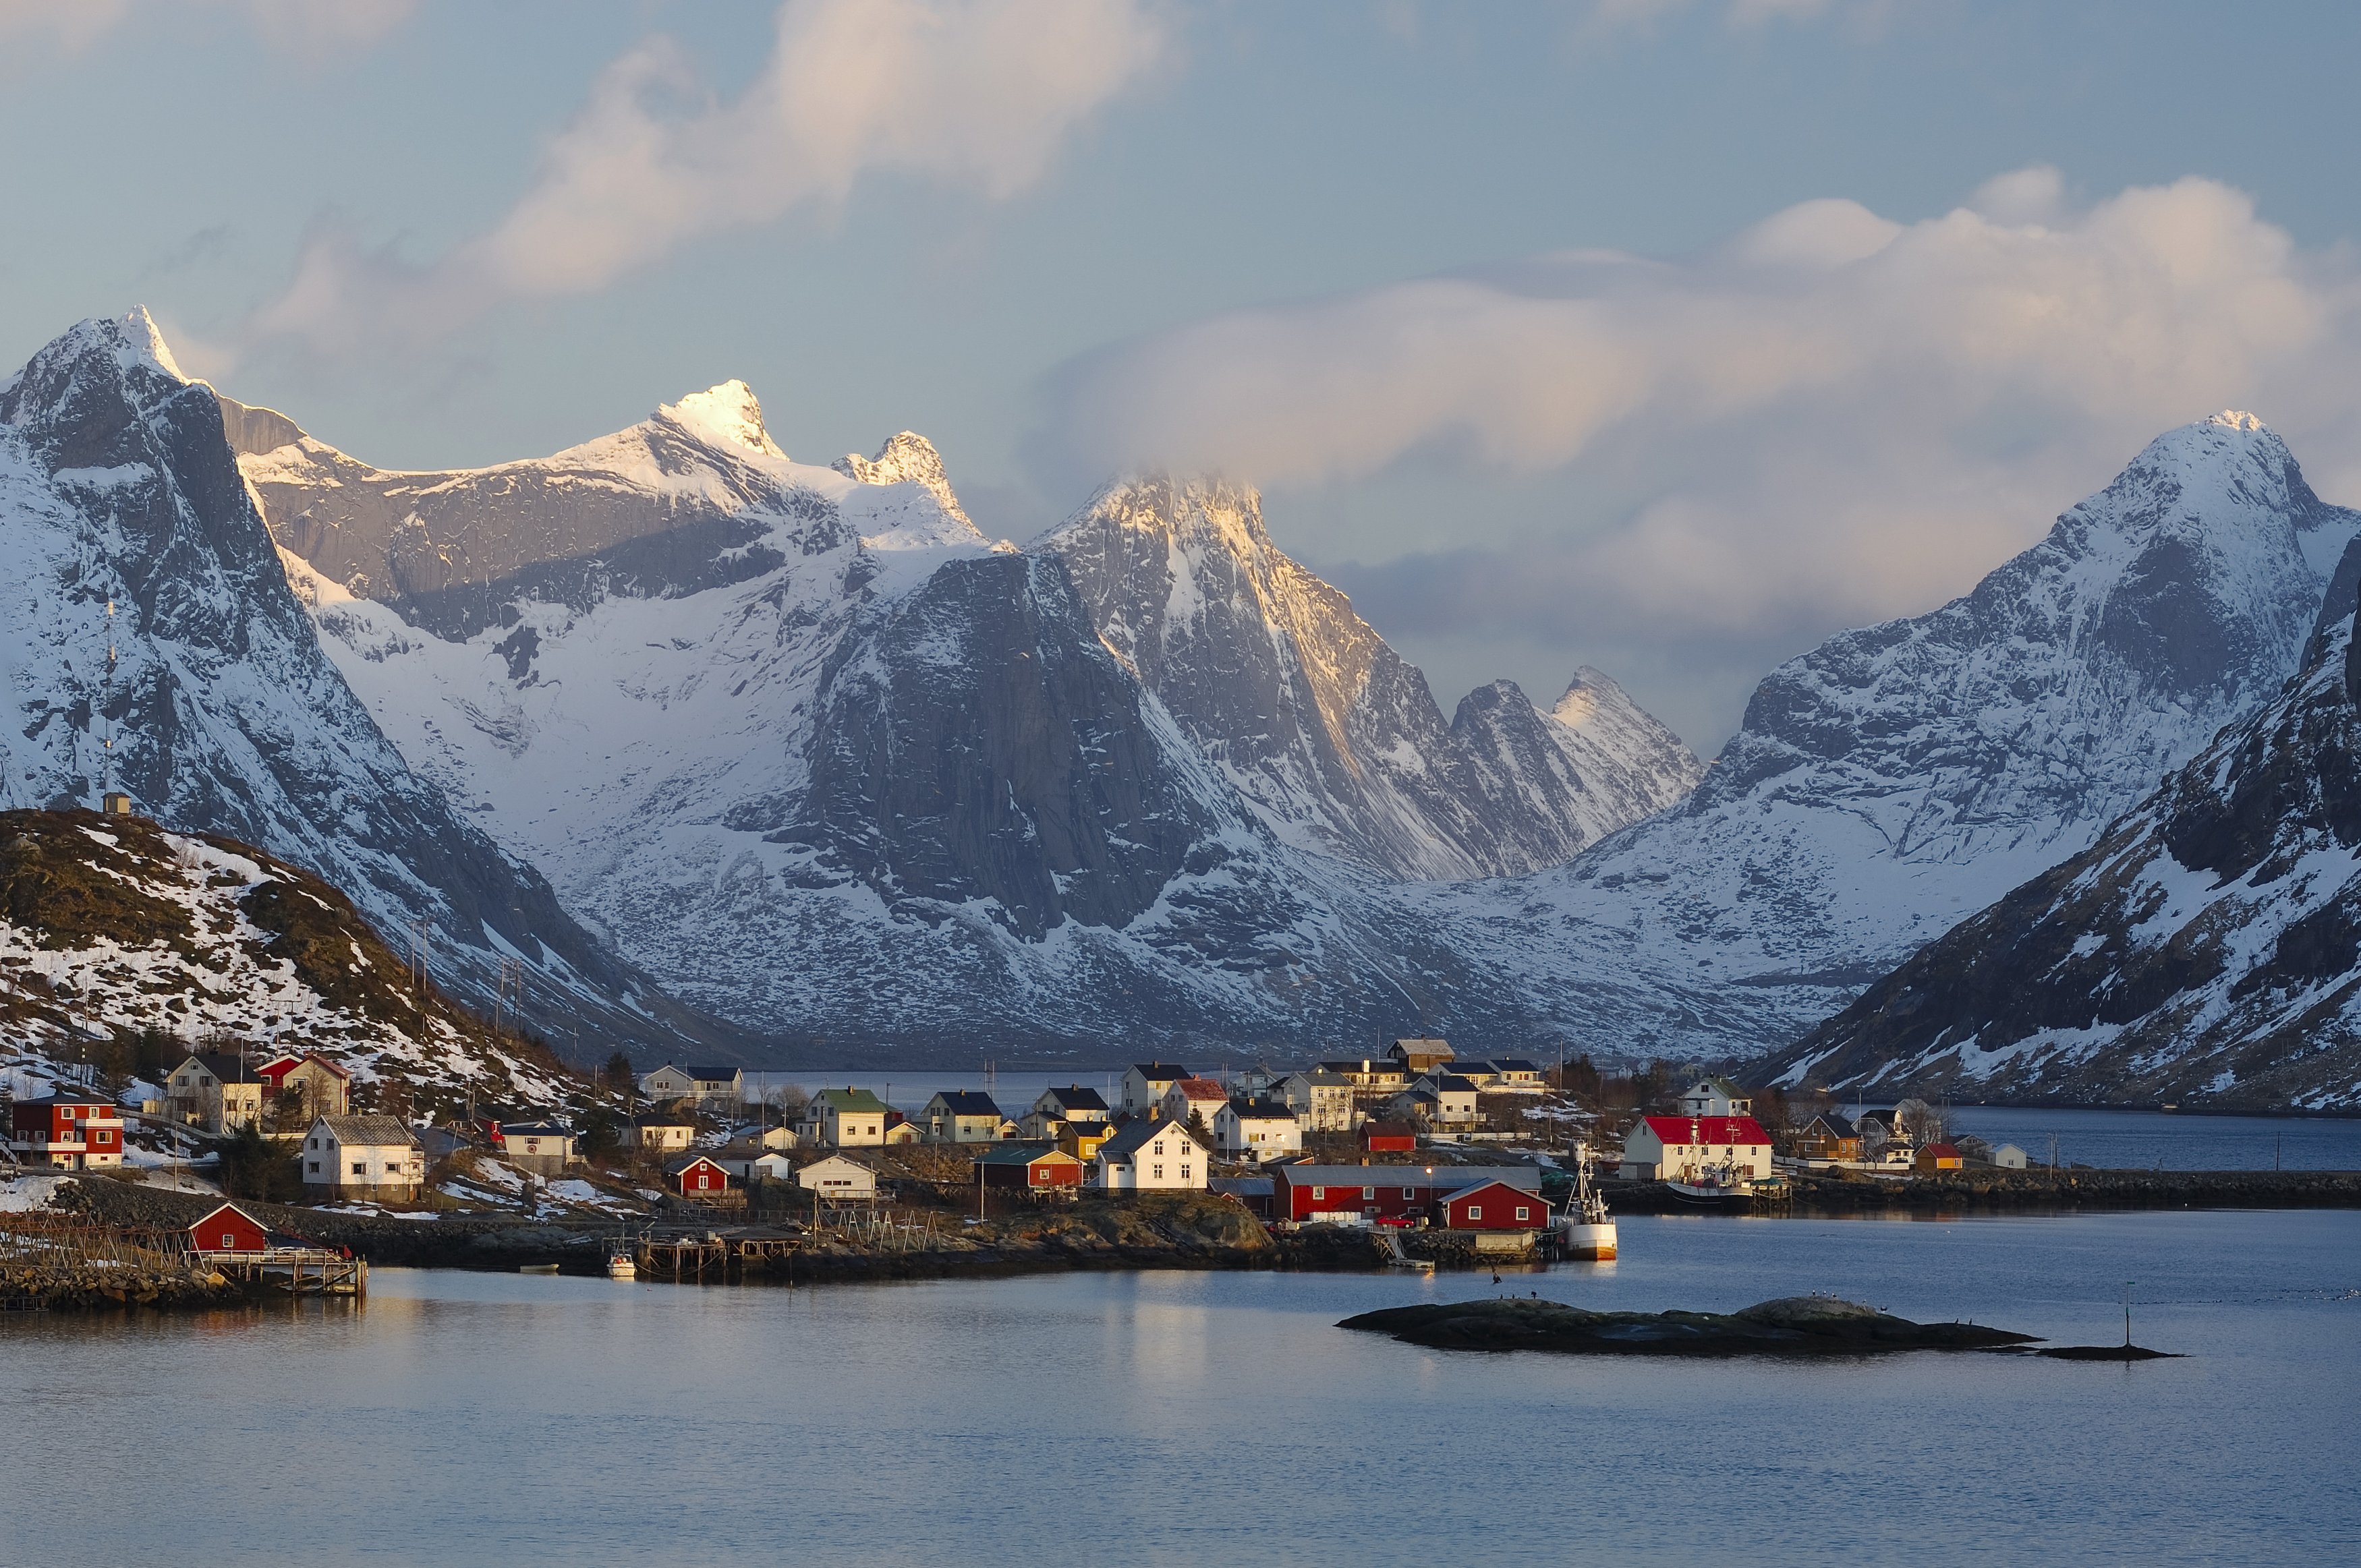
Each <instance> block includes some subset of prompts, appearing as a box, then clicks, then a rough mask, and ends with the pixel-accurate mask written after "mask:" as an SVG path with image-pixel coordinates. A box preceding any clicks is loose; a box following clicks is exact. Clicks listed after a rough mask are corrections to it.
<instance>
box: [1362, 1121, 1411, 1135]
mask: <svg viewBox="0 0 2361 1568" xmlns="http://www.w3.org/2000/svg"><path fill="white" fill-rule="evenodd" d="M1361 1135H1362V1136H1363V1137H1368V1138H1414V1137H1416V1136H1418V1129H1417V1128H1416V1127H1413V1126H1411V1124H1409V1123H1408V1122H1364V1123H1362V1124H1361Z"/></svg>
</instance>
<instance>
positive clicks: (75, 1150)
mask: <svg viewBox="0 0 2361 1568" xmlns="http://www.w3.org/2000/svg"><path fill="white" fill-rule="evenodd" d="M8 1152H9V1153H10V1154H12V1155H14V1156H16V1163H17V1164H18V1165H22V1166H35V1167H42V1168H48V1169H50V1170H107V1169H111V1168H114V1167H115V1166H119V1165H121V1164H122V1163H123V1117H122V1114H121V1113H119V1112H117V1111H116V1110H115V1107H114V1105H112V1104H111V1103H109V1102H107V1101H105V1100H104V1099H102V1098H101V1097H99V1096H97V1095H95V1094H93V1093H91V1092H90V1091H87V1090H77V1089H73V1088H71V1087H69V1086H67V1085H65V1084H57V1085H54V1086H53V1087H52V1088H51V1090H50V1091H49V1093H48V1094H45V1095H43V1096H42V1097H41V1098H39V1099H38V1100H19V1101H17V1102H16V1103H15V1104H13V1105H11V1106H10V1107H9V1110H8Z"/></svg>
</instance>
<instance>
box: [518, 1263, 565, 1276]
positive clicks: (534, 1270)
mask: <svg viewBox="0 0 2361 1568" xmlns="http://www.w3.org/2000/svg"><path fill="white" fill-rule="evenodd" d="M517 1272H518V1273H519V1274H555V1273H556V1272H557V1265H555V1264H554V1263H520V1264H518V1265H517Z"/></svg>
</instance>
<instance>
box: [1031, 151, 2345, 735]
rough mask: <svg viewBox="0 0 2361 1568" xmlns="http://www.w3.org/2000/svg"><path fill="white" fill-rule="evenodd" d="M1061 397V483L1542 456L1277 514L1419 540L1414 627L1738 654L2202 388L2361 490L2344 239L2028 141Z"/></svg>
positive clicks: (1928, 596)
mask: <svg viewBox="0 0 2361 1568" xmlns="http://www.w3.org/2000/svg"><path fill="white" fill-rule="evenodd" d="M1051 397H1052V411H1051V416H1050V419H1049V423H1048V428H1049V431H1050V432H1051V433H1052V435H1051V437H1050V438H1049V439H1047V440H1045V443H1044V446H1043V451H1044V453H1045V454H1046V455H1049V457H1050V458H1051V459H1052V460H1053V466H1054V467H1055V469H1056V470H1057V472H1058V473H1059V475H1060V477H1061V478H1062V479H1064V480H1065V481H1066V482H1068V483H1070V484H1071V483H1072V482H1074V481H1075V480H1078V479H1080V478H1081V477H1082V476H1085V475H1089V474H1094V473H1099V472H1103V471H1105V470H1108V469H1112V468H1123V467H1133V466H1157V465H1164V466H1176V467H1181V468H1191V469H1195V468H1213V469H1218V470H1221V471H1224V472H1226V473H1229V474H1231V475H1234V476H1235V477H1241V478H1246V479H1250V480H1254V481H1257V482H1259V483H1261V484H1263V485H1265V486H1267V487H1273V488H1278V489H1279V490H1280V491H1281V492H1282V496H1281V498H1280V499H1281V500H1282V501H1283V499H1284V492H1288V491H1293V492H1297V493H1299V494H1308V493H1312V492H1317V491H1319V490H1321V489H1323V488H1326V489H1328V490H1329V491H1330V492H1331V493H1332V494H1333V493H1334V491H1335V490H1336V489H1337V488H1345V489H1347V490H1349V491H1351V492H1353V493H1356V494H1361V495H1368V494H1371V493H1373V492H1375V491H1378V490H1381V489H1382V488H1383V477H1384V476H1386V475H1388V474H1394V475H1398V476H1399V475H1404V474H1408V473H1411V472H1412V471H1418V472H1425V471H1429V470H1431V469H1433V467H1435V466H1443V467H1445V468H1450V469H1454V470H1455V471H1457V472H1459V473H1461V474H1463V475H1468V476H1472V477H1478V478H1483V479H1487V480H1488V481H1496V480H1500V479H1504V478H1507V477H1513V476H1525V477H1527V478H1525V479H1523V480H1521V481H1520V483H1521V485H1522V487H1523V488H1524V489H1526V490H1527V491H1529V492H1530V491H1531V490H1532V488H1533V486H1532V483H1531V480H1530V477H1531V476H1533V475H1538V474H1548V475H1554V476H1557V477H1556V478H1554V480H1553V481H1552V482H1551V484H1550V485H1548V486H1546V487H1543V488H1544V489H1545V490H1546V491H1547V492H1548V493H1549V494H1551V495H1552V496H1554V497H1562V498H1563V500H1562V503H1561V504H1560V506H1559V509H1558V510H1559V515H1558V516H1556V517H1554V518H1552V519H1547V520H1542V519H1537V518H1535V517H1533V516H1532V515H1530V513H1528V514H1527V515H1523V516H1520V517H1516V518H1506V517H1499V516H1488V515H1486V514H1485V513H1484V511H1483V510H1482V509H1481V508H1476V509H1471V510H1472V511H1473V515H1468V516H1455V517H1448V518H1440V519H1433V520H1431V523H1430V526H1429V527H1428V529H1427V531H1426V533H1427V539H1428V541H1429V542H1428V543H1423V544H1418V543H1411V542H1410V541H1408V540H1407V539H1406V538H1405V537H1404V536H1403V531H1401V530H1400V529H1398V528H1397V529H1394V530H1393V531H1392V532H1391V534H1390V535H1389V536H1388V537H1382V538H1380V537H1371V538H1368V539H1366V540H1360V541H1356V540H1355V539H1353V538H1352V537H1351V536H1350V535H1349V533H1347V532H1345V531H1344V525H1330V531H1329V532H1328V533H1327V534H1326V535H1325V536H1324V537H1314V538H1309V539H1307V538H1304V537H1302V536H1301V535H1298V536H1296V540H1295V542H1296V543H1298V544H1299V546H1301V547H1305V548H1306V549H1307V553H1308V554H1314V555H1315V556H1318V557H1320V558H1323V559H1327V560H1330V561H1347V560H1353V559H1356V558H1357V559H1358V560H1360V561H1362V562H1364V563H1368V562H1382V561H1385V560H1387V559H1388V558H1394V559H1400V560H1406V561H1407V562H1408V566H1407V567H1406V571H1407V572H1408V573H1409V575H1408V576H1404V577H1403V578H1402V579H1401V580H1400V583H1399V584H1398V585H1397V587H1396V590H1394V591H1392V592H1391V593H1390V595H1389V594H1388V590H1387V589H1386V588H1385V587H1384V583H1385V578H1384V576H1383V573H1382V571H1381V570H1378V569H1373V568H1367V567H1365V568H1364V571H1363V574H1362V578H1363V581H1364V582H1366V583H1368V584H1369V585H1371V587H1370V589H1369V591H1371V592H1375V593H1378V594H1379V595H1380V597H1381V598H1385V599H1386V603H1387V604H1389V605H1390V606H1392V607H1393V608H1394V609H1395V611H1396V612H1397V613H1399V614H1401V615H1403V616H1405V617H1406V618H1408V619H1410V620H1418V621H1422V629H1423V630H1426V631H1428V632H1431V633H1433V635H1436V636H1446V635H1448V636H1458V637H1466V636H1469V635H1481V634H1482V630H1481V629H1482V627H1484V626H1485V625H1489V626H1491V627H1492V628H1493V629H1494V630H1498V631H1499V634H1500V635H1502V636H1504V637H1505V636H1509V635H1510V634H1511V633H1513V635H1514V636H1516V637H1518V638H1521V639H1525V640H1527V641H1529V642H1530V641H1542V642H1549V643H1554V644H1555V645H1558V646H1565V647H1568V648H1573V649H1578V650H1590V651H1596V652H1598V653H1599V654H1600V655H1601V656H1602V657H1604V656H1609V655H1611V653H1612V652H1613V651H1614V650H1615V649H1619V648H1620V649H1623V650H1625V651H1627V652H1631V653H1632V655H1633V656H1634V657H1637V658H1640V659H1641V660H1642V662H1647V661H1653V660H1656V659H1658V657H1659V655H1660V654H1661V653H1662V651H1663V650H1664V648H1666V647H1668V646H1673V645H1675V644H1679V645H1685V646H1690V647H1695V648H1700V649H1702V648H1707V647H1708V646H1711V647H1714V648H1718V649H1719V650H1720V652H1719V653H1716V654H1715V655H1714V657H1715V658H1717V659H1727V660H1729V661H1731V662H1733V667H1737V666H1741V665H1744V664H1747V663H1749V662H1750V656H1751V657H1753V658H1759V659H1760V660H1761V661H1762V663H1756V664H1754V665H1753V667H1754V668H1755V669H1756V670H1757V671H1758V672H1759V670H1760V668H1762V667H1763V666H1764V665H1766V664H1767V663H1768V662H1769V661H1770V660H1771V659H1772V658H1773V657H1775V656H1777V654H1778V653H1780V652H1791V651H1793V650H1794V649H1795V648H1796V647H1800V646H1805V645H1808V643H1809V642H1810V641H1815V640H1817V638H1818V637H1819V636H1822V635H1825V634H1827V633H1828V631H1830V630H1835V629H1837V628H1839V627H1841V626H1843V625H1848V624H1859V623H1861V622H1863V621H1868V620H1876V619H1881V618H1883V617H1886V616H1891V615H1895V614H1902V613H1909V612H1915V611H1916V610H1919V609H1925V608H1927V607H1928V606H1930V605H1932V604H1934V603H1938V602H1940V600H1941V599H1943V598H1946V597H1949V595H1951V594H1953V593H1957V592H1960V591H1961V590H1963V589H1964V588H1965V587H1967V586H1968V585H1970V584H1971V583H1972V582H1973V580H1974V579H1975V577H1976V576H1978V575H1980V574H1981V573H1982V571H1984V570H1987V569H1989V568H1990V567H1991V566H1993V565H1996V564H1997V563H1998V562H1999V561H2000V560H2002V559H2003V558H2004V557H2005V556H2006V555H2007V554H2010V553H2011V552H2012V551H2014V550H2015V549H2017V548H2021V547H2022V546H2023V545H2024V544H2026V543H2030V542H2031V541H2032V540H2033V539H2034V538H2036V537H2037V536H2038V535H2039V533H2040V532H2041V531H2042V529H2043V528H2044V527H2046V525H2047V521H2048V518H2049V517H2050V516H2051V515H2052V514H2054V513H2055V512H2057V511H2058V510H2062V509H2063V508H2064V507H2065V506H2067V505H2069V504H2070V503H2071V502H2072V501H2074V500H2076V499H2079V498H2080V497H2081V495H2082V494H2084V493H2086V492H2087V491H2088V490H2090V489H2092V488H2095V487H2096V486H2097V485H2099V484H2102V483H2103V482H2104V481H2105V479H2106V478H2107V477H2110V476H2111V475H2112V474H2113V473H2114V470H2115V469H2116V468H2117V467H2118V466H2120V465H2121V464H2122V463H2123V462H2124V461H2125V460H2126V459H2127V458H2128V457H2129V456H2130V455H2132V454H2133V453H2134V452H2136V451H2137V450H2138V448H2139V447H2140V445H2141V444H2144V443H2145V442H2146V441H2147V439H2148V438H2150V437H2151V436H2153V435H2155V434H2156V433H2158V432H2159V431H2161V430H2164V429H2166V428H2169V427H2170V426H2173V425H2177V424H2180V423H2184V422H2188V421H2190V420H2191V419H2196V418H2202V417H2203V416H2204V415H2206V414H2209V413H2211V412H2213V411H2216V410H2218V409H2221V408H2223V407H2224V406H2237V407H2242V408H2251V409H2254V410H2256V411H2258V412H2260V413H2261V414H2262V415H2263V416H2264V417H2265V418H2266V419H2267V420H2268V421H2270V422H2272V423H2273V424H2274V425H2275V426H2276V427H2277V428H2278V429H2279V430H2280V432H2281V433H2282V434H2284V435H2286V436H2287V437H2288V438H2289V440H2290V444H2292V445H2293V446H2294V447H2295V450H2296V452H2297V455H2298V456H2299V457H2300V458H2308V459H2309V460H2310V463H2311V468H2310V472H2311V475H2312V479H2313V481H2314V484H2315V486H2316V487H2317V488H2320V489H2321V490H2322V491H2323V494H2327V495H2329V496H2331V497H2332V498H2333V499H2336V498H2341V499H2346V500H2348V501H2350V500H2361V493H2356V492H2361V440H2356V437H2361V265H2356V258H2355V257H2354V256H2353V255H2352V254H2351V253H2350V252H2349V251H2347V250H2342V249H2339V250H2334V251H2325V252H2306V251H2304V250H2302V249H2301V248H2299V247H2297V246H2295V245H2294V244H2293V243H2292V242H2291V241H2290V237H2289V236H2287V235H2286V234H2285V233H2284V232H2283V231H2281V230H2279V229H2278V228H2276V227H2274V226H2272V225H2269V224H2268V223H2265V222H2263V221H2262V220H2261V219H2260V218H2258V217H2257V214H2256V212H2255V208H2254V204H2253V203H2252V201H2251V200H2250V199H2249V198H2248V197H2246V195H2244V194H2242V193H2241V192H2237V191H2235V190H2232V189H2230V188H2228V187H2225V186H2224V185H2221V184H2217V183H2214V182H2213V181H2205V180H2199V179H2189V180H2183V181H2179V182H2177V183H2175V184H2171V185H2169V186H2162V187H2152V188H2136V189H2132V190H2127V191H2125V192H2121V193H2119V194H2117V195H2115V196H2114V197H2112V198H2109V199H2107V200H2104V201H2101V202H2098V203H2094V204H2089V205H2084V206H2079V207H2078V206H2074V205H2072V204H2070V203H2069V202H2068V200H2067V198H2066V195H2065V192H2064V184H2063V181H2061V180H2060V179H2059V176H2058V174H2057V173H2056V171H2054V170H2043V169H2037V170H2020V171H2017V172H2015V173H2012V174H2007V175H2004V176H2002V177H2000V178H1998V179H1996V180H1994V181H1991V182H1990V183H1989V184H1987V185H1986V186H1984V187H1983V188H1982V190H1981V191H1980V192H1977V194H1976V196H1975V197H1974V198H1973V200H1972V203H1971V204H1970V205H1967V206H1963V207H1961V208H1960V209H1958V210H1956V211H1953V212H1950V213H1947V214H1942V215H1941V216H1938V217H1934V218H1930V219H1927V220H1926V221H1924V222H1919V223H1914V224H1906V225H1905V224H1897V223H1894V222H1892V221H1889V220H1887V219H1885V218H1883V217H1880V216H1879V215H1877V214H1873V213H1871V212H1869V211H1868V210H1867V209H1865V208H1863V207H1861V206H1860V205H1858V204H1857V203H1850V202H1843V201H1819V202H1810V203H1803V204H1801V205H1799V206H1795V207H1792V208H1789V209H1787V210H1785V211H1784V212H1781V213H1777V214H1773V215H1772V216H1770V217H1769V218H1766V219H1765V220H1763V222H1762V223H1759V224H1757V225H1754V226H1752V228H1749V229H1747V230H1746V231H1744V232H1742V233H1741V234H1738V235H1736V236H1732V237H1731V238H1730V239H1729V240H1728V241H1727V242H1726V243H1724V244H1722V245H1720V246H1719V247H1715V248H1714V249H1713V250H1712V251H1710V252H1709V253H1708V254H1705V255H1701V256H1698V257H1695V258H1687V259H1684V260H1678V261H1670V262H1667V261H1656V260H1646V259H1642V258H1635V257H1629V256H1621V255H1609V254H1599V253H1581V254H1570V255H1558V256H1547V257H1542V258H1535V259H1533V260H1532V261H1530V262H1528V263H1525V264H1523V265H1521V266H1517V267H1513V268H1507V269H1489V270H1487V271H1484V272H1481V273H1474V274H1467V275H1461V276H1452V277H1441V278H1431V279H1424V280H1416V281H1411V282H1404V283H1400V284H1397V285H1392V286H1389V287H1384V288H1378V289H1373V290H1368V291H1362V292H1356V293H1353V294H1348V295H1343V296H1339V297H1335V298H1330V299H1324V300H1319V301H1314V302H1309V303H1304V304H1299V305H1292V306H1289V307H1285V308H1277V309H1267V310H1254V311H1242V312H1237V313H1230V314H1226V315H1222V316H1217V317H1214V318H1213V319H1210V320H1206V321H1201V322H1198V323H1193V324H1190V325H1187V326H1183V327H1181V328H1179V329H1177V330H1174V331H1170V332H1167V333H1164V334H1159V335H1156V336H1154V337H1151V338H1148V339H1146V340H1144V341H1141V342H1137V343H1134V344H1130V345H1124V346H1121V347H1119V348H1117V349H1115V350H1112V351H1110V352H1108V353H1106V354H1105V355H1103V356H1099V357H1097V358H1094V359H1093V360H1091V361H1089V362H1087V363H1084V364H1082V365H1078V366H1075V367H1071V368H1070V369H1069V371H1068V372H1067V373H1066V374H1065V375H1064V376H1063V377H1062V378H1060V381H1059V382H1058V384H1057V385H1056V386H1055V388H1054V389H1053V390H1052V394H1051ZM1471 488H1473V487H1471ZM1272 510H1273V521H1274V526H1275V527H1277V528H1279V530H1280V531H1281V532H1282V534H1283V535H1284V534H1285V532H1286V530H1287V527H1288V520H1287V511H1286V508H1285V506H1284V505H1283V504H1279V505H1274V507H1273V509H1272ZM1323 510H1326V511H1327V512H1329V513H1331V514H1333V513H1334V510H1335V509H1334V507H1333V506H1329V507H1326V508H1325V509H1323ZM1422 551H1423V552H1426V553H1427V554H1425V555H1424V556H1421V555H1420V554H1419V553H1420V552H1422ZM1442 553H1448V554H1442ZM1378 624H1379V625H1380V627H1381V629H1382V628H1386V627H1387V626H1388V625H1389V621H1388V620H1386V619H1384V618H1383V617H1382V616H1381V617H1380V618H1379V620H1378ZM1702 656H1703V655H1700V657H1702ZM1740 695H1741V694H1738V693H1724V694H1722V696H1720V697H1719V698H1718V699H1717V700H1718V701H1719V702H1720V703H1721V704H1722V706H1723V707H1724V708H1734V706H1735V703H1736V701H1737V698H1738V696H1740Z"/></svg>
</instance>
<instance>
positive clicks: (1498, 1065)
mask: <svg viewBox="0 0 2361 1568" xmlns="http://www.w3.org/2000/svg"><path fill="white" fill-rule="evenodd" d="M1492 1070H1493V1071H1495V1072H1539V1071H1541V1066H1540V1064H1539V1063H1536V1062H1530V1061H1527V1060H1526V1059H1525V1058H1522V1057H1494V1058H1492Z"/></svg>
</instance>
